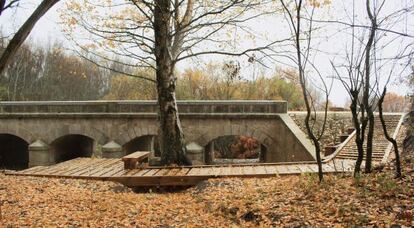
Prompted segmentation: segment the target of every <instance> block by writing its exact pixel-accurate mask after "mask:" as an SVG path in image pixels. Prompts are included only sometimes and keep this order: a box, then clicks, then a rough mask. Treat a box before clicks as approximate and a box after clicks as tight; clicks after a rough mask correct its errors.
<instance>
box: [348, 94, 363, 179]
mask: <svg viewBox="0 0 414 228" xmlns="http://www.w3.org/2000/svg"><path fill="white" fill-rule="evenodd" d="M358 94H359V93H358V90H355V91H351V96H352V98H351V99H352V101H351V107H350V108H351V113H352V121H353V123H354V128H355V144H356V145H357V150H358V157H357V160H356V163H355V169H354V177H356V176H357V175H359V173H360V172H361V164H362V159H363V158H364V145H363V144H364V136H363V131H361V125H360V123H359V117H358V110H357V107H358V104H357V103H358Z"/></svg>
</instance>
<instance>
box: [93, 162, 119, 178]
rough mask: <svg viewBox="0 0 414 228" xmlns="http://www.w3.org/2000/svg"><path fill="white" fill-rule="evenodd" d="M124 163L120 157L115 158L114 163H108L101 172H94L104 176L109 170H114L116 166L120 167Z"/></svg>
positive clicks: (96, 174) (95, 174)
mask: <svg viewBox="0 0 414 228" xmlns="http://www.w3.org/2000/svg"><path fill="white" fill-rule="evenodd" d="M121 165H123V163H122V161H120V160H119V159H114V161H113V163H111V164H108V165H107V166H106V167H104V168H102V169H101V170H100V171H99V172H96V173H94V174H93V175H94V176H98V177H99V176H102V175H105V174H106V173H108V172H109V171H111V170H113V169H114V168H118V167H120V166H121Z"/></svg>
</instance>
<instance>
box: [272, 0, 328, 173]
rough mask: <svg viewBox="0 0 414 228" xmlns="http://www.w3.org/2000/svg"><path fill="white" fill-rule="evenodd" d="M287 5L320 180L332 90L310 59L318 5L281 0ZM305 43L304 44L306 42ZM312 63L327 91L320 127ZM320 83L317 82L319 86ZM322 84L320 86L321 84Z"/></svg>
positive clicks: (292, 58)
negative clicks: (316, 127) (322, 139)
mask: <svg viewBox="0 0 414 228" xmlns="http://www.w3.org/2000/svg"><path fill="white" fill-rule="evenodd" d="M280 2H281V3H282V5H283V8H284V12H285V15H286V19H287V21H288V23H289V27H290V30H291V32H292V33H293V34H292V35H293V41H294V49H295V54H296V56H293V57H290V59H291V60H293V61H294V63H295V65H296V68H297V71H298V74H299V83H300V85H301V88H302V95H303V99H304V103H305V108H306V117H305V127H306V131H307V134H308V136H309V138H310V139H311V140H312V142H313V144H314V146H315V153H316V161H317V163H318V176H319V181H322V180H323V170H322V157H321V144H320V140H321V138H322V136H323V134H324V131H325V127H326V119H327V111H328V104H329V99H328V98H329V92H330V89H329V88H328V86H327V84H326V82H325V80H324V78H323V77H322V75H321V73H320V72H319V71H318V69H317V67H316V66H315V65H314V64H313V63H312V62H311V60H310V52H311V50H312V49H311V48H310V47H311V41H312V33H313V30H314V28H313V24H312V22H313V15H314V10H315V6H314V5H312V4H310V5H309V7H310V8H311V10H309V11H308V10H307V7H306V3H304V1H303V0H295V1H293V3H292V4H288V3H287V2H286V1H284V0H280ZM305 14H306V16H309V18H308V19H307V20H306V21H307V22H308V23H307V27H306V28H302V25H303V24H304V22H303V21H304V19H303V18H304V17H305ZM303 42H305V44H304V45H303V46H302V43H303ZM308 65H309V66H311V68H312V69H313V71H314V72H315V74H316V75H317V76H318V78H319V81H320V82H321V83H322V88H321V90H322V92H323V93H324V95H325V99H326V100H325V105H324V116H323V121H322V127H321V128H320V129H315V128H314V127H315V123H316V120H317V115H316V108H315V100H314V99H313V97H312V95H311V93H310V91H309V84H310V83H311V78H310V76H309V75H308V74H309V72H308V69H307V66H308ZM312 80H313V79H312ZM316 87H317V86H316ZM317 88H319V87H317Z"/></svg>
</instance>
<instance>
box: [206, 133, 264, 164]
mask: <svg viewBox="0 0 414 228" xmlns="http://www.w3.org/2000/svg"><path fill="white" fill-rule="evenodd" d="M244 140H246V141H244ZM243 141H244V143H248V144H249V145H251V146H252V147H251V149H248V150H246V149H245V148H246V147H244V146H241V147H237V146H236V148H239V149H236V150H237V151H239V153H236V154H234V152H235V151H233V149H234V148H233V145H237V144H239V143H241V142H243ZM239 145H247V144H239ZM267 152H268V146H266V145H264V144H263V142H261V141H260V140H259V139H258V138H255V137H253V136H247V135H221V136H218V137H216V138H214V139H212V140H211V141H209V143H208V144H207V145H206V146H205V147H204V158H205V163H206V164H217V163H233V162H235V163H238V162H243V163H255V162H265V158H266V153H267Z"/></svg>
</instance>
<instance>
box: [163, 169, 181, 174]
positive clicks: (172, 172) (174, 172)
mask: <svg viewBox="0 0 414 228" xmlns="http://www.w3.org/2000/svg"><path fill="white" fill-rule="evenodd" d="M180 170H181V169H180V168H173V169H169V170H168V172H167V173H165V174H164V175H166V176H175V174H177V173H178V172H179V171H180Z"/></svg>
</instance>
